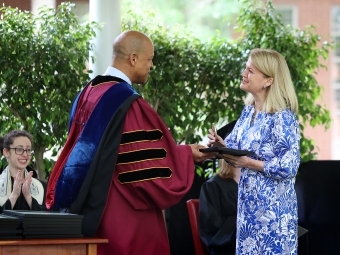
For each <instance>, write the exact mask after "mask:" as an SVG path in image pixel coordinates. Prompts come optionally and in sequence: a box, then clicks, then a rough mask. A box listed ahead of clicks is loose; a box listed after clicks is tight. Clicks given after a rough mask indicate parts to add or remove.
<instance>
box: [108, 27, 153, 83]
mask: <svg viewBox="0 0 340 255" xmlns="http://www.w3.org/2000/svg"><path fill="white" fill-rule="evenodd" d="M153 57H154V47H153V43H152V41H151V40H150V38H149V37H148V36H146V35H145V34H143V33H141V32H138V31H134V30H129V31H125V32H123V33H121V34H120V35H119V36H118V37H117V38H116V39H115V41H114V43H113V61H112V67H114V68H116V69H118V70H120V71H121V72H123V73H124V74H125V75H126V76H127V77H129V79H130V81H131V82H132V83H137V84H145V83H146V82H147V79H148V76H149V73H150V70H151V68H152V66H153V62H152V59H153Z"/></svg>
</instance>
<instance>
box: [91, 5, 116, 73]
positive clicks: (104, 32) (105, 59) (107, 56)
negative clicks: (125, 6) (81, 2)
mask: <svg viewBox="0 0 340 255" xmlns="http://www.w3.org/2000/svg"><path fill="white" fill-rule="evenodd" d="M89 11H90V21H96V22H98V23H101V24H102V23H103V27H102V29H101V30H99V31H96V36H95V38H94V40H93V43H94V49H93V51H91V52H90V56H94V58H95V62H94V63H92V62H91V61H90V62H89V69H90V70H92V71H93V73H92V74H91V77H92V78H94V77H95V76H96V75H98V74H103V73H104V72H105V70H106V68H107V67H108V66H109V65H111V64H112V63H111V62H112V44H113V41H114V39H115V38H116V37H117V36H118V35H119V34H120V33H121V15H120V0H90V6H89Z"/></svg>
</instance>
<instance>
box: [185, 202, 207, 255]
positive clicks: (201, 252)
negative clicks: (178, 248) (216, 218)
mask: <svg viewBox="0 0 340 255" xmlns="http://www.w3.org/2000/svg"><path fill="white" fill-rule="evenodd" d="M187 208H188V213H189V220H190V226H191V232H192V237H193V239H194V246H195V251H196V255H209V253H208V251H207V248H206V247H205V245H204V244H203V243H202V241H201V238H200V235H199V228H198V208H199V200H198V199H190V200H188V201H187Z"/></svg>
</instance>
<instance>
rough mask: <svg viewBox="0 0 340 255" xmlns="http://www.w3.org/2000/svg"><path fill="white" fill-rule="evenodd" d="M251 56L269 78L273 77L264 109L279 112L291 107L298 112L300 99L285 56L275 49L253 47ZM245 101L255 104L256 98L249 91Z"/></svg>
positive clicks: (253, 62)
mask: <svg viewBox="0 0 340 255" xmlns="http://www.w3.org/2000/svg"><path fill="white" fill-rule="evenodd" d="M249 58H250V59H251V61H252V64H253V65H254V66H255V67H256V68H257V69H258V70H259V71H260V72H261V73H263V74H264V75H265V76H266V77H268V78H269V77H271V78H273V84H272V85H270V86H269V87H267V88H266V90H267V97H266V99H265V102H264V104H263V106H262V111H264V112H277V111H280V110H284V109H287V108H289V109H290V110H292V111H293V112H295V113H297V112H298V108H299V106H298V100H297V96H296V93H295V89H294V85H293V82H292V78H291V76H290V72H289V68H288V65H287V62H286V60H285V59H284V57H283V56H282V55H281V54H280V53H278V52H277V51H275V50H269V49H253V50H252V51H251V52H250V55H249ZM244 102H245V104H246V105H254V103H255V99H254V97H253V95H252V94H251V93H248V95H247V97H246V99H245V101H244Z"/></svg>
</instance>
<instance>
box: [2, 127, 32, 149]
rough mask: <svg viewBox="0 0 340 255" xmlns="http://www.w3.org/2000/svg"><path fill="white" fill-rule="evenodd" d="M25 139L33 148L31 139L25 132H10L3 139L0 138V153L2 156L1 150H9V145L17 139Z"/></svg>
mask: <svg viewBox="0 0 340 255" xmlns="http://www.w3.org/2000/svg"><path fill="white" fill-rule="evenodd" d="M23 136H24V137H27V138H28V139H29V140H30V141H31V144H32V146H33V137H32V135H31V134H30V133H28V132H27V131H25V130H12V131H10V132H9V133H7V134H6V135H4V136H3V137H0V150H1V153H2V154H3V149H4V148H6V149H9V147H10V145H12V144H13V142H14V139H15V138H17V137H23Z"/></svg>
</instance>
